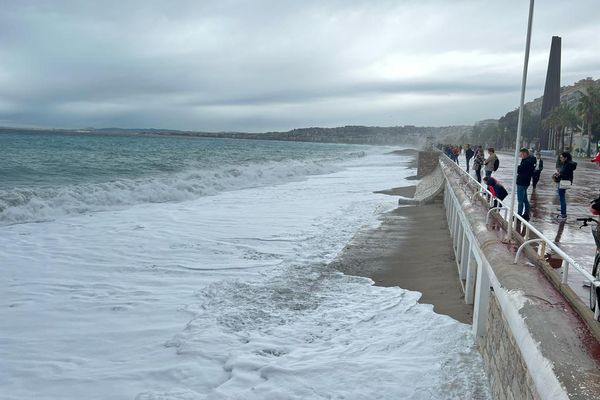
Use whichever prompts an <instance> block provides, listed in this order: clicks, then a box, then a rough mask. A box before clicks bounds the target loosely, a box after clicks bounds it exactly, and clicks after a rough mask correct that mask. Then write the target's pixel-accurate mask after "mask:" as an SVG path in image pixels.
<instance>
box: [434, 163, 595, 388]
mask: <svg viewBox="0 0 600 400" xmlns="http://www.w3.org/2000/svg"><path fill="white" fill-rule="evenodd" d="M442 171H443V170H442ZM444 174H445V171H444ZM444 184H445V189H446V190H444V206H445V207H446V217H447V219H448V227H449V229H450V235H451V237H452V247H453V249H454V254H455V255H456V264H457V266H458V273H459V277H460V279H461V283H463V287H464V292H465V302H466V303H467V304H473V325H472V331H473V336H475V337H476V338H478V339H483V340H485V337H486V336H487V335H490V334H494V333H489V332H488V331H487V328H488V326H487V322H488V308H489V302H490V295H491V290H493V292H494V298H495V300H496V302H497V304H498V306H499V307H500V310H501V312H502V315H503V316H504V318H505V322H506V324H507V325H508V328H507V329H508V330H509V331H511V332H513V333H515V332H520V334H519V340H517V341H516V343H515V345H516V346H517V348H519V349H520V351H521V354H523V361H524V362H525V365H526V368H527V369H528V370H529V371H536V373H535V374H531V375H530V376H531V379H532V381H533V383H534V386H535V388H536V390H537V392H538V393H546V394H551V395H548V396H542V398H568V396H567V395H566V391H565V390H564V388H563V387H562V386H561V384H560V383H559V381H558V380H557V378H556V376H555V375H554V371H553V370H552V369H550V368H541V369H540V359H542V360H545V358H544V356H543V355H542V354H541V353H540V347H539V342H538V340H537V339H536V338H534V337H533V336H532V335H531V334H530V332H529V329H528V327H527V325H526V322H525V319H524V318H523V317H522V316H521V315H520V313H519V308H518V307H515V306H514V303H513V302H514V299H513V297H512V294H511V293H510V291H508V290H507V289H505V288H504V287H502V284H501V283H500V282H499V281H498V278H497V277H496V275H495V273H494V270H493V268H492V266H491V265H490V262H489V261H488V259H487V258H486V256H485V254H484V253H483V250H482V249H481V248H480V245H479V240H478V238H477V237H476V236H475V233H474V232H473V228H472V226H471V224H470V222H469V220H468V218H467V215H466V212H465V210H464V209H463V204H462V203H461V201H460V200H459V198H458V196H457V194H456V193H455V191H454V190H453V189H452V186H451V185H450V181H449V179H447V176H446V179H445V183H444ZM467 197H468V196H467ZM464 201H468V200H466V199H465V200H464ZM597 308H598V307H597Z"/></svg>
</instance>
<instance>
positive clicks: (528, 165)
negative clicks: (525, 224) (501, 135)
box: [517, 148, 535, 221]
mask: <svg viewBox="0 0 600 400" xmlns="http://www.w3.org/2000/svg"><path fill="white" fill-rule="evenodd" d="M519 157H520V158H521V163H520V164H519V166H518V167H517V201H518V204H519V206H518V208H517V213H518V214H519V215H520V216H522V217H523V219H524V220H525V221H529V199H527V188H528V187H529V185H530V184H531V178H533V173H534V171H535V157H533V156H532V155H530V154H529V150H527V149H526V148H522V149H521V150H519Z"/></svg>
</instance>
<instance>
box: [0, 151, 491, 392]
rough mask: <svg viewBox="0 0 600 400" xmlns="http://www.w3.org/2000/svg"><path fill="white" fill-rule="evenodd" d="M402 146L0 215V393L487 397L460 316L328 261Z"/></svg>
mask: <svg viewBox="0 0 600 400" xmlns="http://www.w3.org/2000/svg"><path fill="white" fill-rule="evenodd" d="M401 159H402V158H399V157H398V156H389V155H387V156H386V155H377V154H375V155H369V156H367V157H364V158H362V159H358V160H356V161H355V164H354V166H351V167H348V168H346V169H344V170H342V171H340V172H336V173H332V174H325V175H316V176H311V177H308V178H307V179H306V180H303V181H297V182H289V183H285V184H280V185H275V186H267V187H263V188H249V189H243V190H236V191H228V192H224V193H220V194H217V195H215V196H210V197H202V198H198V199H194V200H190V201H184V202H179V203H162V204H137V205H133V206H131V207H129V208H123V209H119V210H111V211H105V212H96V213H87V214H80V215H71V216H65V217H63V218H60V219H57V220H55V221H49V222H42V223H28V224H19V225H10V226H3V227H0V244H1V245H0V266H1V269H0V282H2V283H1V285H2V290H0V321H2V322H1V323H0V324H1V329H0V359H1V360H2V368H0V393H1V395H0V397H2V398H3V399H31V398H36V399H82V398H85V399H143V400H145V399H320V398H332V399H341V398H345V399H363V398H390V399H396V398H407V399H445V398H447V399H453V398H482V399H483V398H488V391H487V386H486V385H487V384H486V380H485V376H484V373H483V369H482V363H481V359H480V357H479V355H478V353H477V351H476V350H475V349H474V345H473V339H472V337H471V335H470V328H469V327H468V326H467V325H464V324H461V323H459V322H457V321H455V320H453V319H451V318H449V317H447V316H442V315H438V314H435V313H434V312H433V311H432V307H431V306H429V305H422V304H418V303H417V299H418V297H419V295H418V293H415V292H409V291H406V290H403V289H400V288H382V287H375V286H372V282H371V281H370V280H368V279H365V278H356V277H349V276H345V275H343V274H340V273H338V272H336V271H333V270H331V269H330V268H329V267H328V266H327V263H328V262H330V261H331V260H333V259H334V258H335V256H336V255H337V254H338V253H339V252H340V251H341V250H342V248H343V247H344V245H345V244H346V243H347V242H348V241H349V240H350V238H351V237H352V235H353V234H354V233H355V232H356V231H357V230H359V229H360V228H364V227H365V226H374V225H376V224H377V215H378V214H379V213H381V212H383V211H386V210H389V209H391V208H393V207H394V206H395V204H396V201H397V198H395V197H391V196H385V195H382V194H375V193H372V191H375V190H380V189H383V188H388V187H392V186H403V185H408V182H407V181H405V180H404V178H405V177H406V176H408V175H411V174H412V173H414V171H411V170H407V169H406V168H405V167H404V166H402V165H401V164H400V163H399V161H400V160H401Z"/></svg>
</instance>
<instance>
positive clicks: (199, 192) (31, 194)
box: [0, 152, 365, 225]
mask: <svg viewBox="0 0 600 400" xmlns="http://www.w3.org/2000/svg"><path fill="white" fill-rule="evenodd" d="M364 155H365V154H364V153H362V152H359V153H351V154H346V155H345V156H346V157H345V159H348V158H357V157H363V156H364ZM332 161H333V162H332ZM335 161H338V162H335ZM339 161H341V160H340V159H337V160H336V159H330V160H325V161H324V160H284V161H267V162H262V163H248V164H247V165H243V166H239V165H226V166H221V167H216V168H192V169H188V170H186V171H182V172H178V173H175V174H169V175H161V176H153V177H144V178H136V179H118V180H114V181H110V182H102V183H85V184H76V185H65V186H61V187H44V188H39V187H38V188H15V189H11V190H0V225H8V224H16V223H27V222H39V221H45V220H51V219H54V218H57V217H60V216H64V215H69V214H78V213H86V212H94V211H106V210H110V209H115V208H119V207H124V206H130V205H134V204H142V203H165V202H178V201H185V200H192V199H195V198H198V197H201V196H210V195H214V194H217V193H221V192H224V191H232V190H238V189H246V188H250V187H259V186H265V185H272V184H281V183H285V182H290V181H295V180H299V179H302V178H303V177H306V176H309V175H319V174H327V173H333V172H335V171H338V170H340V169H341V168H342V167H341V165H340V163H339Z"/></svg>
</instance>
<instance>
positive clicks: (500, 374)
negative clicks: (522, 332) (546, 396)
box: [479, 292, 539, 400]
mask: <svg viewBox="0 0 600 400" xmlns="http://www.w3.org/2000/svg"><path fill="white" fill-rule="evenodd" d="M479 351H480V352H481V355H482V356H483V362H484V365H485V367H486V372H487V375H488V378H489V382H490V388H491V390H492V395H493V396H494V399H515V400H521V399H522V400H530V399H538V398H539V396H538V395H537V393H536V391H535V385H534V383H533V380H532V378H531V375H530V374H529V371H528V370H527V365H526V363H525V361H524V359H523V355H522V354H521V351H520V350H519V346H518V345H517V342H516V340H515V336H514V335H513V334H512V332H511V329H510V326H509V325H508V322H507V321H506V319H505V318H504V316H503V315H502V309H501V308H500V305H499V304H498V300H497V299H496V296H495V295H494V294H493V292H492V294H491V295H490V301H489V303H488V311H487V332H486V335H485V336H484V337H483V338H482V339H481V340H480V342H479Z"/></svg>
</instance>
